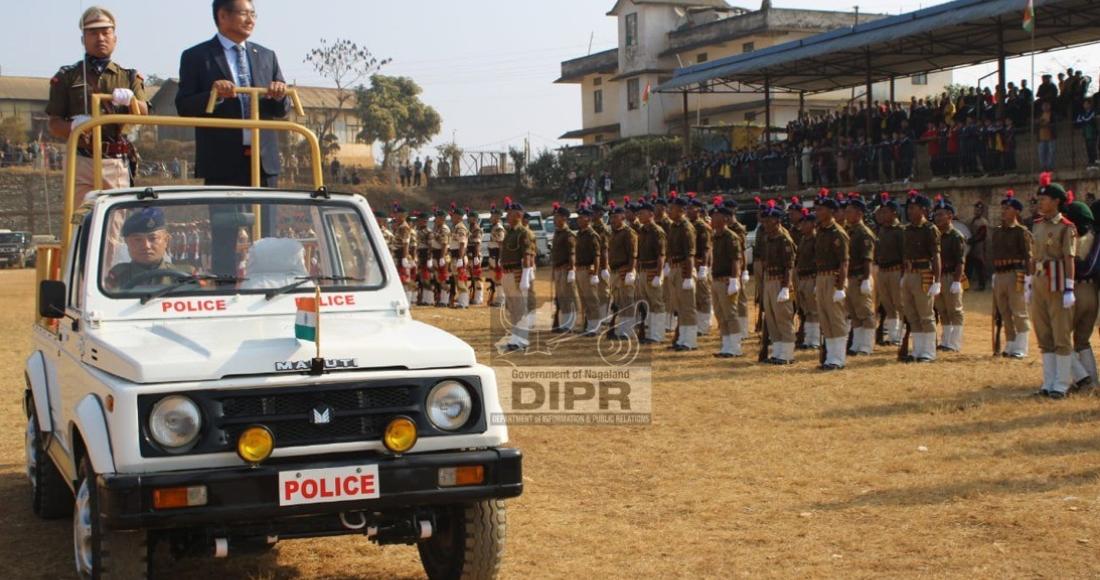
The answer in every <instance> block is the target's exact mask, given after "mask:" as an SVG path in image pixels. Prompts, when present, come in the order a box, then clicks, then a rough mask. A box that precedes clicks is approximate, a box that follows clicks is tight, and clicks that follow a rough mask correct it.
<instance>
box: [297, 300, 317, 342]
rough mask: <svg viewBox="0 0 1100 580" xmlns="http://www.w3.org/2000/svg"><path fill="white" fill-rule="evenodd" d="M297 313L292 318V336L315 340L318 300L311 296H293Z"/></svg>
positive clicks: (299, 338)
mask: <svg viewBox="0 0 1100 580" xmlns="http://www.w3.org/2000/svg"><path fill="white" fill-rule="evenodd" d="M294 303H295V304H296V305H297V306H298V315H297V316H296V317H295V318H294V338H297V339H298V340H309V341H312V342H317V318H318V315H319V311H318V301H317V299H316V298H314V297H313V296H310V297H309V298H295V299H294Z"/></svg>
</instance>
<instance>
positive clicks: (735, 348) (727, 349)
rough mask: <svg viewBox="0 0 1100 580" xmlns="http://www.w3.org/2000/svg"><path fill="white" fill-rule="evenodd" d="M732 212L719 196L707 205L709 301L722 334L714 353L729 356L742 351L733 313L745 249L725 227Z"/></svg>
mask: <svg viewBox="0 0 1100 580" xmlns="http://www.w3.org/2000/svg"><path fill="white" fill-rule="evenodd" d="M733 215H734V212H733V210H732V209H730V207H729V206H727V205H725V204H723V203H722V198H721V197H716V198H714V206H713V207H712V208H711V229H712V232H713V233H712V234H711V258H712V266H711V267H712V268H713V270H712V272H711V274H712V276H713V284H711V303H712V304H713V307H714V315H715V317H716V318H717V320H718V334H719V335H721V337H722V347H721V348H720V349H719V350H718V352H717V353H715V355H714V356H716V357H719V358H732V357H736V356H742V354H744V353H743V352H742V349H741V337H742V334H743V332H744V331H743V329H742V328H741V319H740V318H739V317H738V316H737V299H738V295H739V294H740V293H741V291H742V290H743V288H742V287H741V269H742V267H743V266H742V265H743V263H744V262H743V257H744V251H745V245H744V242H742V240H741V238H740V237H739V236H738V235H737V234H735V233H734V232H733V230H731V229H730V228H729V223H730V221H731V220H732V219H733Z"/></svg>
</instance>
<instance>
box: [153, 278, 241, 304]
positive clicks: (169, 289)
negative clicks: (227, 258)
mask: <svg viewBox="0 0 1100 580" xmlns="http://www.w3.org/2000/svg"><path fill="white" fill-rule="evenodd" d="M247 279H248V278H241V277H239V276H219V275H216V274H191V275H189V276H185V277H182V278H180V279H178V280H176V281H175V282H173V283H171V284H169V285H167V286H165V287H164V288H161V289H160V290H155V291H153V292H150V293H148V294H146V295H144V296H142V297H141V303H142V304H148V303H149V301H151V300H156V299H157V298H160V297H162V296H167V295H169V294H171V293H173V292H175V291H176V290H179V289H180V288H183V287H184V286H189V285H191V284H198V283H199V282H213V283H215V284H236V283H238V282H243V281H245V280H247Z"/></svg>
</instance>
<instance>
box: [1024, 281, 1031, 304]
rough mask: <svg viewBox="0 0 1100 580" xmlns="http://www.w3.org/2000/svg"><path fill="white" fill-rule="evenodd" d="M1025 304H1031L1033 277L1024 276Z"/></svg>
mask: <svg viewBox="0 0 1100 580" xmlns="http://www.w3.org/2000/svg"><path fill="white" fill-rule="evenodd" d="M1024 304H1031V276H1024Z"/></svg>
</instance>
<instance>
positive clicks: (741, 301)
mask: <svg viewBox="0 0 1100 580" xmlns="http://www.w3.org/2000/svg"><path fill="white" fill-rule="evenodd" d="M729 227H730V230H731V231H733V233H734V234H735V235H736V236H737V238H738V239H739V240H740V241H741V272H739V273H738V275H739V276H741V291H740V292H738V293H737V318H739V319H741V336H742V337H745V336H748V335H749V289H748V287H747V286H746V285H747V283H748V282H747V280H746V277H745V274H746V273H747V272H748V270H749V264H748V261H749V256H748V246H749V242H748V239H749V238H748V236H749V233H748V230H746V229H745V225H744V224H742V223H741V222H739V221H737V214H736V213H735V214H734V215H733V216H732V217H731V218H730V226H729Z"/></svg>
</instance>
